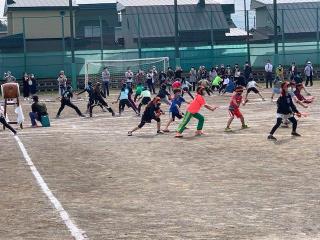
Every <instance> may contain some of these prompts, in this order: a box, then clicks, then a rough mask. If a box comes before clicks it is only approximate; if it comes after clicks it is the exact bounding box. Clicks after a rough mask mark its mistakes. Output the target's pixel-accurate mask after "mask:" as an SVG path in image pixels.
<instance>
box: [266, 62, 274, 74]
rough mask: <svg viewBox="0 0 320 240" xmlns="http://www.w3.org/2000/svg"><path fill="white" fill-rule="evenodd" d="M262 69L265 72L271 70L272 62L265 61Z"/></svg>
mask: <svg viewBox="0 0 320 240" xmlns="http://www.w3.org/2000/svg"><path fill="white" fill-rule="evenodd" d="M264 70H265V71H266V72H272V70H273V66H272V64H271V63H267V64H266V65H265V66H264Z"/></svg>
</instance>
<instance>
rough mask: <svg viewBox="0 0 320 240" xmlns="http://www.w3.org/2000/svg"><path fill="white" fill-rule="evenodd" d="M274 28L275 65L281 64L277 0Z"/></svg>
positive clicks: (274, 1) (275, 2)
mask: <svg viewBox="0 0 320 240" xmlns="http://www.w3.org/2000/svg"><path fill="white" fill-rule="evenodd" d="M273 24H274V25H273V30H274V36H273V38H274V62H273V65H274V66H278V64H279V48H278V45H279V40H278V6H277V0H273Z"/></svg>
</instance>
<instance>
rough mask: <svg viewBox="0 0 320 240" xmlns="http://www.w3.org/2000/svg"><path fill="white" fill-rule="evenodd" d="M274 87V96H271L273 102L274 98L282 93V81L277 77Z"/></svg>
mask: <svg viewBox="0 0 320 240" xmlns="http://www.w3.org/2000/svg"><path fill="white" fill-rule="evenodd" d="M273 83H274V85H273V88H272V95H271V102H273V97H274V95H275V94H280V93H281V90H280V88H281V83H282V82H281V79H280V78H278V77H276V78H275V80H274V81H273Z"/></svg>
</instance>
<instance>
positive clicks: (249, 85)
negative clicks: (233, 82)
mask: <svg viewBox="0 0 320 240" xmlns="http://www.w3.org/2000/svg"><path fill="white" fill-rule="evenodd" d="M256 85H257V83H256V81H250V82H248V85H247V89H249V88H256Z"/></svg>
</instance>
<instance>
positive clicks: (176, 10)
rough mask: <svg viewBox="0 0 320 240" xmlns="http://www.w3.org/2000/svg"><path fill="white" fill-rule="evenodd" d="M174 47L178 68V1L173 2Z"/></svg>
mask: <svg viewBox="0 0 320 240" xmlns="http://www.w3.org/2000/svg"><path fill="white" fill-rule="evenodd" d="M174 43H175V44H174V47H175V60H176V66H180V52H179V19H178V1H177V0H174Z"/></svg>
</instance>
